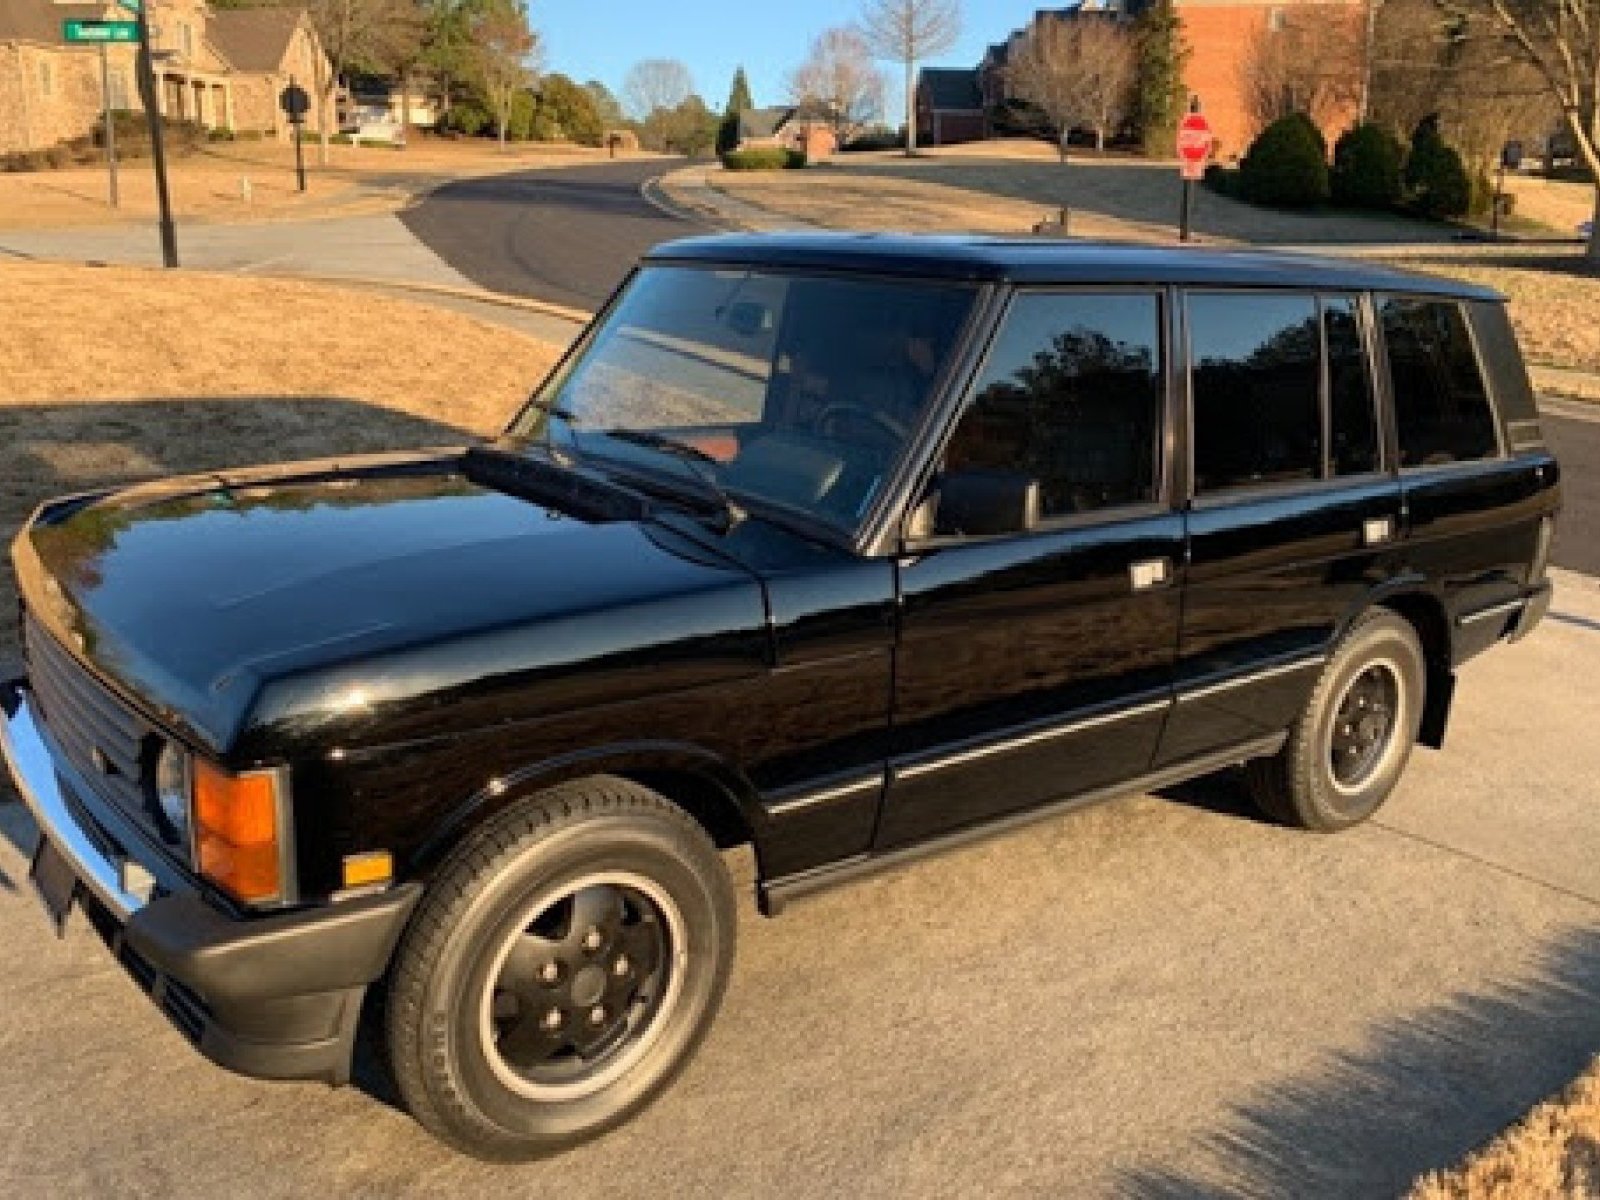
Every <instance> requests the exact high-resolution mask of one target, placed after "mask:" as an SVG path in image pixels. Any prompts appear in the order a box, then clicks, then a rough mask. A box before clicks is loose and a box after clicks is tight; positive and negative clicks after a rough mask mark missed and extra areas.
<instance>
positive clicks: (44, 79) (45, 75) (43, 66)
mask: <svg viewBox="0 0 1600 1200" xmlns="http://www.w3.org/2000/svg"><path fill="white" fill-rule="evenodd" d="M55 91H56V78H55V72H54V71H53V70H51V68H50V63H49V61H48V60H47V59H40V60H39V94H40V95H41V96H53V95H55Z"/></svg>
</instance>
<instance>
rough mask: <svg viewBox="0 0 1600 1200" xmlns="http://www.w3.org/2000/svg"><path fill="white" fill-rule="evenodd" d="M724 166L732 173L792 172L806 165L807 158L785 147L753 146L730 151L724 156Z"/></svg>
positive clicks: (797, 151)
mask: <svg viewBox="0 0 1600 1200" xmlns="http://www.w3.org/2000/svg"><path fill="white" fill-rule="evenodd" d="M722 165H723V166H724V167H725V168H727V169H728V170H730V171H784V170H791V171H792V170H797V169H799V168H800V167H803V166H805V165H806V156H805V155H804V154H803V153H802V152H800V151H799V150H789V149H786V148H784V147H783V146H751V147H749V148H748V149H745V150H729V151H728V152H727V153H726V154H724V155H723V156H722Z"/></svg>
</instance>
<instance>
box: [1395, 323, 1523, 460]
mask: <svg viewBox="0 0 1600 1200" xmlns="http://www.w3.org/2000/svg"><path fill="white" fill-rule="evenodd" d="M1380 312H1381V314H1382V322H1383V340H1384V344H1385V346H1386V347H1387V349H1388V352H1389V376H1390V378H1391V379H1392V380H1393V381H1394V418H1395V426H1396V431H1397V432H1398V434H1399V436H1400V465H1401V466H1403V467H1427V466H1433V465H1435V464H1437V463H1450V462H1464V461H1470V460H1471V459H1475V458H1488V457H1490V456H1492V455H1494V454H1496V453H1498V451H1499V446H1498V443H1497V441H1496V439H1495V428H1494V414H1493V413H1492V412H1491V410H1490V408H1489V395H1488V392H1487V390H1486V389H1485V387H1484V384H1483V376H1482V374H1480V373H1479V371H1478V358H1477V355H1475V354H1474V353H1473V351H1472V338H1471V336H1470V335H1469V334H1468V332H1467V323H1466V320H1465V318H1464V317H1463V316H1462V312H1461V306H1460V305H1458V304H1454V303H1451V302H1449V301H1441V300H1405V299H1395V298H1391V299H1388V300H1385V301H1384V302H1383V304H1382V306H1381V308H1380Z"/></svg>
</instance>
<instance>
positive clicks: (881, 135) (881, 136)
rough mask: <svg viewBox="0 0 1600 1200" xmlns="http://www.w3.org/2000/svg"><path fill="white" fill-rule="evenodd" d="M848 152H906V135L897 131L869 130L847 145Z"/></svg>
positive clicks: (852, 139)
mask: <svg viewBox="0 0 1600 1200" xmlns="http://www.w3.org/2000/svg"><path fill="white" fill-rule="evenodd" d="M844 148H845V149H846V150H904V149H905V148H906V135H905V134H904V133H903V132H902V131H900V130H897V129H868V130H867V131H866V132H864V133H858V134H856V136H855V137H853V138H851V139H850V140H849V141H848V142H846V143H845V145H844Z"/></svg>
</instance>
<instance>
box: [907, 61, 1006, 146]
mask: <svg viewBox="0 0 1600 1200" xmlns="http://www.w3.org/2000/svg"><path fill="white" fill-rule="evenodd" d="M978 80H979V72H978V71H977V70H971V71H960V70H951V69H949V68H941V67H931V68H929V69H928V70H925V71H922V72H920V73H919V74H918V75H917V137H918V138H919V139H921V140H922V141H924V142H927V143H928V144H929V145H931V146H943V145H948V144H950V143H952V142H975V141H978V140H979V139H981V138H984V137H987V136H988V134H989V122H988V118H987V115H986V112H987V109H986V106H985V104H984V94H983V90H982V88H981V87H980V86H979V82H978Z"/></svg>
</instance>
